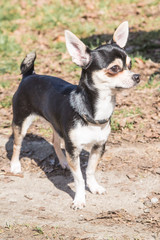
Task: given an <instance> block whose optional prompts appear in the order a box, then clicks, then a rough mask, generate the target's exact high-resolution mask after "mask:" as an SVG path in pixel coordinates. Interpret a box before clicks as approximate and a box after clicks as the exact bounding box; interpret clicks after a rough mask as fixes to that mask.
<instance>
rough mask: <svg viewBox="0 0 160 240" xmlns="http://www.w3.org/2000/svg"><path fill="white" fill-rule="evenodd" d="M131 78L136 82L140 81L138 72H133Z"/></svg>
mask: <svg viewBox="0 0 160 240" xmlns="http://www.w3.org/2000/svg"><path fill="white" fill-rule="evenodd" d="M132 79H133V80H134V81H135V82H136V83H139V82H140V74H133V76H132Z"/></svg>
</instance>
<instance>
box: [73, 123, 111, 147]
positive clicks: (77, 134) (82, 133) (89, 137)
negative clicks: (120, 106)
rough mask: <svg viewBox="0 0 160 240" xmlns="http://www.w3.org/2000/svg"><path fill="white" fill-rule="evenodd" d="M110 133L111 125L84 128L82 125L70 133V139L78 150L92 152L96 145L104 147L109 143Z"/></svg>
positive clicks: (91, 125)
mask: <svg viewBox="0 0 160 240" xmlns="http://www.w3.org/2000/svg"><path fill="white" fill-rule="evenodd" d="M109 133H110V125H109V123H107V124H105V125H93V124H90V125H88V126H82V125H81V124H80V123H78V124H77V126H76V127H75V128H74V129H73V130H71V131H70V134H69V135H70V138H71V141H72V143H73V144H74V146H75V147H77V148H78V149H80V150H81V149H82V148H83V149H86V150H90V149H91V147H92V146H93V145H95V144H99V145H102V144H104V143H105V142H106V141H107V138H108V135H109Z"/></svg>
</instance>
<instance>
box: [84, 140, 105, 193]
mask: <svg viewBox="0 0 160 240" xmlns="http://www.w3.org/2000/svg"><path fill="white" fill-rule="evenodd" d="M104 150H105V144H104V145H102V146H99V145H95V146H93V148H92V150H91V153H90V156H89V160H88V166H87V170H86V176H87V185H88V187H89V189H90V191H91V192H92V193H94V194H103V193H105V192H106V190H105V188H104V187H102V186H100V185H99V184H98V183H97V181H96V178H95V171H96V167H97V164H98V161H99V159H100V158H101V157H102V155H103V153H104Z"/></svg>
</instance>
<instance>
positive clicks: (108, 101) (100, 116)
mask: <svg viewBox="0 0 160 240" xmlns="http://www.w3.org/2000/svg"><path fill="white" fill-rule="evenodd" d="M114 107H115V99H114V96H111V95H107V94H106V91H101V92H100V95H99V98H98V100H97V103H96V113H95V120H104V119H108V118H110V116H111V115H112V112H113V110H114Z"/></svg>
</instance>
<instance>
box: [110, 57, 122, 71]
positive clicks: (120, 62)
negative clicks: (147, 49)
mask: <svg viewBox="0 0 160 240" xmlns="http://www.w3.org/2000/svg"><path fill="white" fill-rule="evenodd" d="M115 65H118V66H119V67H120V68H121V69H122V68H123V62H122V60H121V59H120V58H116V59H115V60H114V61H113V62H111V63H110V64H109V65H108V67H107V69H110V68H111V67H113V66H115Z"/></svg>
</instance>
